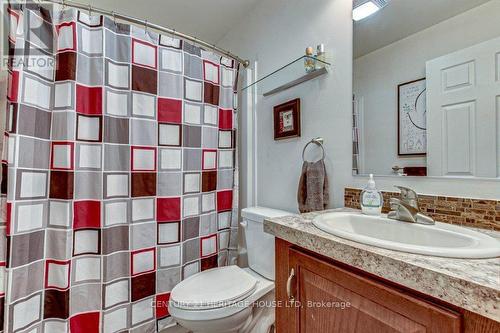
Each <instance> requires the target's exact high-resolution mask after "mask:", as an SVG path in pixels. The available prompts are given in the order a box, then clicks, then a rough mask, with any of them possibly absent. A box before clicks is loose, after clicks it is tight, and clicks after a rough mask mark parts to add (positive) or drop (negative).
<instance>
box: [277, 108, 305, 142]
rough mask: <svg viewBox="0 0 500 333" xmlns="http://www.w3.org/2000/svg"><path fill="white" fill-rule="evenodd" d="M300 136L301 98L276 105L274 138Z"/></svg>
mask: <svg viewBox="0 0 500 333" xmlns="http://www.w3.org/2000/svg"><path fill="white" fill-rule="evenodd" d="M298 136H300V99H299V98H297V99H294V100H292V101H288V102H286V103H283V104H280V105H276V106H275V107H274V140H281V139H287V138H293V137H298Z"/></svg>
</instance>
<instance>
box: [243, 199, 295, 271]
mask: <svg viewBox="0 0 500 333" xmlns="http://www.w3.org/2000/svg"><path fill="white" fill-rule="evenodd" d="M286 215H293V213H290V212H285V211H283V210H277V209H272V208H265V207H249V208H244V209H242V211H241V216H242V217H243V222H242V223H241V226H242V227H243V229H244V230H245V240H246V246H247V253H248V266H249V267H250V269H252V270H253V271H255V272H257V273H259V274H260V275H262V276H264V277H265V278H267V279H269V280H273V281H274V236H272V235H270V234H267V233H265V232H264V223H263V222H264V220H265V219H267V218H273V217H279V216H286Z"/></svg>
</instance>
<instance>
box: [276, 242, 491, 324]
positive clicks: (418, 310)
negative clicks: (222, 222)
mask: <svg viewBox="0 0 500 333" xmlns="http://www.w3.org/2000/svg"><path fill="white" fill-rule="evenodd" d="M276 300H277V307H276V330H277V332H278V333H316V332H319V333H396V332H405V333H406V332H413V333H419V332H429V333H455V332H457V333H458V332H496V331H490V330H484V329H475V328H474V327H479V326H474V327H470V329H466V328H465V325H464V320H463V319H464V314H463V312H460V311H456V310H452V309H449V308H446V307H443V306H441V305H438V304H435V303H433V302H430V301H428V300H427V299H424V298H423V297H421V296H419V295H417V294H412V293H411V292H408V290H403V289H401V288H398V287H396V286H391V285H389V284H387V283H385V282H384V281H380V280H377V279H376V278H374V277H372V276H368V275H367V274H363V273H362V272H360V271H356V269H350V268H349V267H346V266H345V265H342V264H338V263H336V262H334V261H333V260H329V259H325V258H321V257H320V256H319V255H316V254H313V253H311V252H308V251H307V250H303V249H301V248H298V247H296V246H294V245H292V244H290V243H287V242H286V241H283V240H280V239H276ZM474 325H476V324H474ZM482 326H484V325H483V324H482V323H481V327H482ZM495 327H496V328H498V326H495ZM496 328H494V329H496Z"/></svg>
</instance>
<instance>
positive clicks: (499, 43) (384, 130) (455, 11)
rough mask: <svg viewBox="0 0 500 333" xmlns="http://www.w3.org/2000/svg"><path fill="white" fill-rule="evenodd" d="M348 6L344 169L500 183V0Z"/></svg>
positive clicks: (378, 0)
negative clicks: (350, 39) (348, 114)
mask: <svg viewBox="0 0 500 333" xmlns="http://www.w3.org/2000/svg"><path fill="white" fill-rule="evenodd" d="M354 6H355V10H354V17H355V22H354V43H353V45H354V51H353V55H354V68H353V120H354V121H353V173H354V174H355V175H364V174H370V173H373V174H376V175H394V176H434V177H468V178H474V177H481V178H492V179H498V180H500V23H499V22H500V0H418V1H415V0H355V1H354ZM357 8H359V9H357ZM370 13H371V14H370ZM356 20H357V21H356Z"/></svg>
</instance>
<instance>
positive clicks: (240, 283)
mask: <svg viewBox="0 0 500 333" xmlns="http://www.w3.org/2000/svg"><path fill="white" fill-rule="evenodd" d="M241 215H242V216H243V222H242V223H241V227H243V228H244V229H245V239H246V245H247V252H248V265H249V268H240V267H238V266H234V265H233V266H226V267H218V268H213V269H210V270H206V271H203V272H200V273H197V274H194V275H192V276H190V277H189V278H187V279H185V280H183V281H182V282H180V283H179V284H178V285H176V286H175V287H174V289H173V290H172V292H171V293H170V301H169V312H170V315H171V316H172V317H173V318H174V319H175V320H176V321H177V323H179V324H180V325H181V326H183V327H184V328H186V329H188V330H190V331H192V332H195V333H201V332H203V333H229V332H238V333H267V332H268V331H269V328H270V327H271V325H272V324H273V323H274V308H273V307H272V305H273V304H272V303H273V301H274V237H273V236H271V235H269V234H266V233H264V230H263V223H262V222H263V221H264V219H265V218H271V217H278V216H285V215H291V213H288V212H285V211H281V210H276V209H270V208H264V207H251V208H245V209H243V210H242V212H241Z"/></svg>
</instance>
